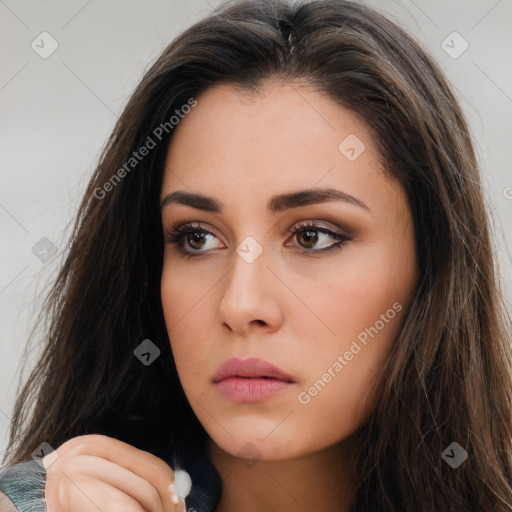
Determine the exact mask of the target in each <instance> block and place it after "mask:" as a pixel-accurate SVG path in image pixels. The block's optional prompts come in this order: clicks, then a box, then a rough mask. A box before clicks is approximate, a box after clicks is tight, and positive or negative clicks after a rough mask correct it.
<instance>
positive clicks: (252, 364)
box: [212, 357, 295, 403]
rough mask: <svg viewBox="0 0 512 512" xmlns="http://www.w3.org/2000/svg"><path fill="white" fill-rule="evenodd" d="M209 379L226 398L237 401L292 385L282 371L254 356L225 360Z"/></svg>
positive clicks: (264, 396)
mask: <svg viewBox="0 0 512 512" xmlns="http://www.w3.org/2000/svg"><path fill="white" fill-rule="evenodd" d="M212 382H213V383H214V384H215V385H216V387H217V389H218V390H219V391H220V392H221V393H222V394H223V395H224V396H225V397H226V398H228V399H229V400H231V401H233V402H238V403H250V402H260V401H262V400H265V399H267V398H270V397H272V396H274V395H276V394H278V393H282V392H284V391H287V389H288V388H290V387H291V386H293V385H294V384H295V381H294V380H293V378H292V377H291V376H290V375H289V374H288V373H286V372H285V371H284V370H281V369H280V368H278V367H277V366H275V365H273V364H272V363H269V362H268V361H265V360H264V359H259V358H256V357H250V358H247V359H241V358H238V357H233V358H231V359H228V360H227V361H225V362H224V364H222V366H221V367H220V368H219V370H218V371H217V373H216V374H215V375H214V377H213V378H212Z"/></svg>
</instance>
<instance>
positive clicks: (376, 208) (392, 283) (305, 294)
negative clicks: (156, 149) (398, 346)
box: [161, 83, 418, 512]
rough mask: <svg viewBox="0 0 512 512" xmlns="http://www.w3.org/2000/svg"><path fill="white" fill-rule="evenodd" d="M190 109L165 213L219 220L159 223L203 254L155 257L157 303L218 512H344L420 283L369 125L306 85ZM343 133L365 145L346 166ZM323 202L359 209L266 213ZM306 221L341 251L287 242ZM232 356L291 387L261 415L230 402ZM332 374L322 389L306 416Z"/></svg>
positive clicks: (309, 241)
mask: <svg viewBox="0 0 512 512" xmlns="http://www.w3.org/2000/svg"><path fill="white" fill-rule="evenodd" d="M197 100H198V104H197V106H196V107H195V108H194V109H193V110H192V111H191V112H190V113H189V114H188V115H187V116H186V117H185V118H184V119H183V120H181V121H180V124H179V125H178V126H177V128H175V130H176V132H175V134H174V136H173V139H172V140H171V144H170V146H169V151H168V156H167V161H166V169H165V175H164V181H163V185H162V191H161V199H163V198H164V197H165V196H166V195H167V194H169V193H171V192H174V191H176V190H182V191H185V192H194V193H202V194H204V195H208V196H212V197H214V198H216V199H217V200H218V201H220V202H221V203H222V204H223V205H224V210H223V212H222V213H212V212H206V211H202V210H199V209H196V208H192V207H190V206H186V205H181V204H175V203H172V204H169V205H167V206H165V207H164V208H163V209H162V222H163V227H164V231H165V230H167V229H168V228H169V227H170V226H171V224H174V225H177V226H182V225H184V224H186V223H190V222H193V223H194V224H196V223H199V224H200V227H201V228H202V229H204V230H206V231H208V232H210V233H211V235H207V236H206V237H205V238H204V239H201V238H197V236H196V237H192V236H189V237H184V239H183V240H182V245H183V246H184V248H185V249H188V250H189V251H190V252H194V251H195V252H194V254H197V253H200V255H199V256H193V257H191V258H187V257H186V256H184V255H183V254H182V253H180V251H179V245H180V244H179V243H174V244H171V243H166V245H165V250H164V251H165V254H164V265H163V272H162V280H161V297H162V304H163V309H164V314H165V321H166V325H167V329H168V333H169V338H170V342H171V348H172V352H173V355H174V358H175V361H176V366H177V369H178V373H179V376H180V380H181V382H182V385H183V388H184V390H185V393H186V395H187V398H188V400H189V402H190V404H191V406H192V408H193V410H194V412H195V414H196V415H197V417H198V419H199V420H200V422H201V423H202V425H203V426H204V428H205V430H206V431H207V432H208V434H209V436H210V438H211V443H210V454H211V459H212V462H213V463H214V465H215V467H216V468H217V469H218V471H219V473H220V474H221V477H222V480H223V491H222V497H221V500H220V503H219V504H218V506H217V508H216V512H234V511H235V510H237V511H243V512H256V511H262V510H266V511H269V512H272V511H278V510H279V511H282V510H287V511H291V512H293V511H299V510H300V511H304V510H308V511H309V510H320V509H321V508H320V507H322V509H324V510H336V511H343V510H347V509H348V506H349V503H350V500H351V499H352V495H353V491H354V488H355V485H356V483H357V475H356V474H355V473H354V470H353V467H352V458H351V457H352V456H351V453H352V451H351V449H352V448H353V444H352V443H351V436H352V434H354V432H355V431H356V430H357V428H359V427H360V426H361V425H363V424H364V423H365V421H366V419H367V417H368V414H370V413H371V411H372V409H373V408H374V406H375V403H376V400H377V399H378V394H377V392H376V391H375V392H371V391H372V389H373V386H374V385H375V383H376V380H375V378H376V376H377V375H378V374H379V372H380V371H381V369H382V367H383V365H384V363H385V361H386V359H387V358H388V355H389V352H390V350H391V348H392V346H393V343H394V341H395V339H396V336H397V334H398V332H399V330H400V327H401V325H402V322H403V316H404V314H405V312H406V310H407V306H408V304H409V302H410V300H411V297H412V293H413V292H414V289H415V286H416V284H417V279H418V268H417V259H416V253H415V243H414V232H413V226H412V218H411V215H410V211H409V207H408V204H407V200H406V197H405V195H404V193H403V191H402V190H401V188H400V187H399V186H398V185H397V184H396V183H394V182H392V181H390V180H389V179H388V178H386V177H385V176H384V175H383V173H382V168H381V166H380V163H379V159H378V155H377V153H376V151H375V149H374V146H373V143H372V140H371V137H370V134H369V131H368V129H367V127H366V125H365V124H364V122H363V121H362V120H361V119H359V117H358V116H356V115H355V114H353V113H351V112H350V111H348V110H347V109H345V108H343V107H341V106H340V105H338V104H336V103H334V102H333V101H332V100H331V99H330V98H328V97H327V96H325V95H323V94H321V93H318V92H315V91H314V90H313V89H311V88H309V87H307V86H306V85H305V84H303V83H286V84H284V83H283V84H276V83H273V84H267V85H265V86H264V87H263V88H262V89H260V91H259V93H258V95H249V94H248V93H241V92H238V91H237V90H236V89H234V88H233V87H232V86H230V85H226V84H223V85H216V86H213V87H212V88H210V89H208V90H207V91H205V92H204V93H203V94H202V95H200V96H199V97H198V98H197ZM351 134H352V135H356V136H357V138H358V139H359V140H361V141H363V143H364V145H365V150H364V151H363V152H362V153H361V154H360V155H359V156H358V157H357V158H356V159H355V160H353V161H350V160H349V159H348V158H347V157H346V156H345V154H344V153H342V151H340V149H339V148H338V146H339V144H340V143H341V142H342V141H344V139H345V138H346V137H347V136H349V135H351ZM343 147H344V146H343ZM327 187H328V188H333V189H337V190H341V191H343V192H345V193H348V194H350V195H352V196H355V197H356V198H357V199H359V200H360V201H363V202H364V203H365V204H366V205H367V207H368V209H369V210H367V209H365V208H362V207H359V206H356V205H354V204H348V203H346V202H342V201H339V200H336V201H329V202H323V203H320V204H314V205H308V206H300V207H298V208H293V209H290V210H287V211H282V212H278V213H275V214H271V213H269V212H268V211H267V208H266V204H267V201H268V200H269V199H270V197H271V196H273V195H274V194H279V193H285V192H292V191H296V190H299V189H308V190H311V189H313V188H327ZM303 221H312V222H314V223H316V224H320V226H321V227H325V228H327V229H329V230H331V231H332V232H334V233H342V234H345V235H346V236H348V238H350V240H349V241H347V242H346V243H345V244H344V245H342V246H341V249H335V250H334V251H331V252H321V251H320V250H321V248H324V247H328V246H329V245H332V244H334V243H336V242H337V240H336V239H335V238H332V237H331V236H330V235H328V234H324V233H322V232H320V231H313V233H311V234H310V235H309V237H308V236H307V235H308V234H307V233H304V232H303V233H302V234H301V233H300V232H299V233H298V234H295V235H293V234H291V233H290V232H289V231H288V230H289V229H291V228H293V227H294V226H297V225H299V224H300V223H302V222H303ZM306 231H311V229H310V228H309V229H306ZM248 236H251V237H252V238H253V239H254V240H256V241H257V242H258V244H259V245H260V246H261V248H262V253H261V254H260V255H259V256H258V257H257V258H256V259H255V260H254V261H253V262H252V263H248V262H247V261H246V260H245V259H244V258H242V257H241V256H240V255H239V254H238V253H237V251H236V248H237V246H239V245H240V244H241V243H242V241H244V239H245V238H246V237H248ZM315 236H318V239H317V240H316V245H315V239H314V237H315ZM393 304H395V309H393ZM390 309H391V310H392V312H393V313H394V314H393V318H392V319H390V318H389V317H390V316H391V313H390V314H389V316H386V319H387V321H385V320H382V318H383V317H382V316H381V315H386V312H387V311H389V310H390ZM379 320H380V322H379V323H378V324H377V325H378V326H380V325H381V324H383V327H382V328H380V329H379V328H377V331H378V332H377V334H374V335H373V337H372V336H367V338H368V339H367V343H366V345H363V344H362V343H359V342H358V345H359V346H360V350H359V351H357V354H355V355H354V356H353V358H352V359H351V360H350V361H347V360H345V362H346V363H347V364H346V365H343V367H342V369H341V371H340V370H338V371H336V370H333V365H334V363H335V362H336V361H339V359H338V356H340V355H341V356H342V357H343V355H344V354H345V353H346V352H347V351H348V350H349V349H350V347H351V345H352V344H353V342H354V341H357V339H358V338H357V336H358V335H360V336H361V333H362V332H363V331H365V329H367V328H370V327H373V326H375V325H376V322H377V321H379ZM372 332H374V331H372ZM352 346H353V345H352ZM356 350H357V349H354V351H356ZM232 356H238V357H247V356H254V357H260V358H263V359H266V360H268V361H270V362H271V363H273V364H275V365H276V366H278V367H280V368H281V369H283V370H284V371H286V372H287V373H289V374H290V375H292V377H293V378H294V381H295V383H294V384H293V385H292V386H291V387H290V388H289V389H288V390H287V391H285V392H283V393H281V394H278V395H274V396H272V397H271V398H267V399H265V400H263V401H260V402H257V403H249V404H240V403H235V402H232V401H230V400H228V399H227V398H225V397H224V396H223V395H221V394H220V392H219V391H218V389H217V387H216V385H214V384H213V383H212V381H211V379H212V376H213V375H214V373H215V372H216V371H217V370H218V368H219V366H220V365H221V364H222V363H223V362H224V361H225V360H226V359H229V358H230V357H232ZM329 368H331V379H330V381H328V382H327V377H325V380H324V384H325V385H324V386H323V387H320V391H317V393H316V395H314V396H313V395H311V394H309V395H308V396H309V397H310V400H309V402H308V403H304V396H305V393H307V392H308V389H310V388H311V386H313V385H314V383H315V382H317V381H318V380H319V379H322V378H323V377H322V376H323V375H324V374H325V373H326V372H328V371H329ZM338 368H339V367H338ZM333 375H334V376H333ZM375 389H378V387H376V388H375ZM300 393H302V395H300ZM299 396H302V397H303V402H302V403H301V402H300V400H299ZM248 443H251V444H248ZM247 452H249V453H250V455H249V456H248V455H247ZM244 454H245V455H244Z"/></svg>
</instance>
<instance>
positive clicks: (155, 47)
mask: <svg viewBox="0 0 512 512" xmlns="http://www.w3.org/2000/svg"><path fill="white" fill-rule="evenodd" d="M367 3H368V4H370V5H372V6H374V7H377V8H379V9H380V10H382V11H384V12H385V13H387V14H388V15H389V16H390V17H391V18H392V19H394V20H395V21H398V22H399V23H400V24H402V25H403V26H404V27H406V28H408V29H409V30H410V31H411V32H412V33H413V35H415V36H416V37H417V39H418V40H419V41H420V42H422V43H423V44H424V45H425V46H426V47H427V49H429V50H430V52H431V53H432V54H433V55H434V57H435V58H436V59H437V61H438V62H439V63H440V65H441V67H442V68H443V69H444V71H445V72H446V73H447V75H448V78H449V79H450V80H451V81H452V83H453V85H454V86H455V89H456V93H457V94H458V97H459V99H460V101H461V104H462V107H463V109H464V110H465V112H466V115H467V116H468V119H469V121H470V124H471V127H472V131H473V136H474V139H475V143H476V147H477V151H478V154H479V158H480V161H481V163H482V169H483V178H484V184H485V186H486V192H487V196H488V200H489V204H490V205H491V212H492V218H493V223H494V225H495V237H496V240H497V246H498V256H499V263H500V267H501V274H502V283H503V286H504V288H505V296H506V298H507V299H508V304H509V310H510V300H511V298H512V285H511V281H512V279H511V277H512V265H511V257H510V248H511V246H512V244H511V241H512V223H510V222H509V223H508V224H507V222H506V221H507V219H508V220H510V219H511V218H512V174H511V172H510V163H511V153H512V134H511V132H512V129H511V126H512V117H511V114H512V70H511V66H510V62H512V60H511V57H512V0H452V1H446V0H437V1H426V0H415V1H411V0H386V1H380V2H379V1H368V2H367ZM218 5H219V2H218V1H213V0H209V1H206V0H187V1H186V2H185V1H181V2H178V1H176V0H174V1H164V0H151V1H146V2H142V1H130V2H128V1H121V0H108V1H107V0H104V1H99V0H89V1H87V0H72V1H71V0H68V1H66V2H64V1H60V2H59V1H55V0H47V1H45V2H40V1H35V0H32V1H29V0H0V41H1V45H0V53H1V57H0V58H1V62H2V65H1V69H0V124H1V130H2V131H1V133H2V137H1V139H0V179H1V182H0V183H1V186H0V239H1V249H0V332H1V334H0V336H1V338H0V340H1V341H0V349H1V351H0V455H1V454H3V452H4V450H5V447H6V445H7V432H8V427H9V421H10V416H11V414H12V407H13V404H14V398H15V394H16V389H17V384H18V379H19V378H22V379H24V378H26V376H28V371H29V367H22V366H21V365H20V361H21V357H22V356H23V352H24V350H25V347H27V342H28V329H29V327H30V326H31V325H32V320H33V318H34V314H35V312H36V311H37V309H36V308H37V306H38V304H39V303H40V299H41V297H42V294H43V293H44V292H45V291H46V290H47V287H48V285H49V284H50V283H51V282H52V281H53V279H54V277H55V272H56V270H57V268H58V265H59V263H60V262H61V261H62V260H61V255H62V250H63V248H64V242H65V236H66V235H67V234H69V231H64V229H65V228H66V226H67V225H68V223H69V222H70V220H71V219H72V218H73V217H74V215H75V213H76V209H77V205H78V202H79V200H80V197H81V195H82V194H83V192H84V190H85V185H86V183H87V181H88V178H89V176H90V174H91V172H92V170H93V168H94V165H95V163H96V160H97V158H98V156H99V152H100V149H101V147H102V146H103V144H104V142H105V141H106V138H107V136H108V134H109V133H110V131H111V130H112V128H113V126H114V123H115V121H116V118H117V116H118V115H119V113H120V112H121V109H122V107H123V106H124V104H125V103H126V100H127V98H128V96H129V95H130V94H131V92H132V91H133V89H134V87H135V86H136V85H137V83H138V81H139V80H140V78H141V77H142V74H143V72H144V70H145V69H147V67H148V66H149V64H150V63H152V62H153V61H154V59H156V57H157V56H158V55H159V53H160V52H161V51H162V50H163V49H164V48H165V46H167V44H168V43H169V42H170V41H171V40H172V39H173V38H174V37H175V36H176V35H178V34H179V33H180V32H181V31H182V30H184V29H185V28H187V27H188V26H190V25H191V24H192V23H194V22H195V21H197V20H198V19H200V18H201V17H203V16H204V15H206V14H207V13H209V12H211V11H213V10H214V8H215V7H216V6H218ZM44 31H46V32H48V33H49V34H51V36H52V37H53V38H54V39H55V40H56V41H57V43H58V48H57V50H56V51H55V52H54V53H53V54H52V55H50V56H49V57H48V58H46V59H43V58H41V57H40V56H39V55H38V54H37V53H36V52H35V51H34V50H33V49H32V47H31V44H32V42H33V41H34V40H35V41H36V43H38V41H39V43H38V44H39V45H41V44H42V43H40V39H41V38H40V37H39V36H40V34H41V33H42V32H44ZM453 31H457V32H458V33H459V34H460V35H461V36H462V38H464V40H465V41H467V43H468V45H469V46H468V48H467V50H466V51H465V52H464V53H462V54H461V55H460V56H459V57H458V58H453V57H452V56H450V55H449V54H448V53H447V52H446V51H445V49H444V48H446V45H447V44H448V45H450V46H453V48H452V50H450V51H451V52H452V53H453V52H456V51H458V50H460V49H461V48H462V46H461V44H463V41H462V40H461V39H460V38H458V36H456V37H455V39H454V38H453V36H451V38H448V39H447V40H446V38H447V36H449V35H450V34H451V33H452V32H453ZM445 40H446V41H447V42H445V43H444V47H443V41H445ZM452 40H453V43H452ZM46 48H48V40H47V42H46ZM43 237H47V238H49V239H50V240H51V241H52V242H53V243H54V244H55V245H56V247H57V249H58V252H57V254H56V256H55V257H53V258H52V259H51V260H50V261H48V262H47V263H43V262H42V261H40V259H38V258H37V257H36V256H35V255H34V254H33V252H32V248H33V246H34V245H35V244H36V243H37V242H38V241H39V240H40V239H41V238H43ZM432 242H433V243H435V241H432ZM38 351H39V345H38V340H37V339H36V340H32V342H31V346H30V348H29V350H28V351H27V354H28V356H29V362H30V364H33V362H34V361H35V358H36V356H37V355H38Z"/></svg>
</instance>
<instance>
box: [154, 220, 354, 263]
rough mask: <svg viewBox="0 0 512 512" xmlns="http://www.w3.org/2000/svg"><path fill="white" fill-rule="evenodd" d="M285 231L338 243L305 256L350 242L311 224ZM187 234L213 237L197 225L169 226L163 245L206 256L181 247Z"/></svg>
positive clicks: (302, 224)
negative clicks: (316, 233)
mask: <svg viewBox="0 0 512 512" xmlns="http://www.w3.org/2000/svg"><path fill="white" fill-rule="evenodd" d="M287 231H288V233H291V234H292V235H296V234H297V233H303V232H306V231H319V232H321V233H325V234H327V235H329V236H332V237H333V238H335V239H337V240H338V242H336V243H333V244H332V245H330V246H329V247H324V248H323V249H316V250H315V249H302V251H301V252H302V254H306V255H311V254H312V253H330V252H331V251H334V250H338V249H341V248H342V246H343V245H344V244H345V243H346V242H349V241H350V240H351V239H350V238H348V237H347V236H344V235H342V234H340V233H335V232H334V231H331V230H329V229H327V228H324V227H322V226H319V225H317V224H314V223H311V222H305V223H301V224H299V225H297V226H294V227H293V228H291V229H289V230H287ZM189 233H205V234H208V235H212V236H215V235H214V234H213V233H210V232H209V231H207V230H206V229H203V228H201V226H199V225H193V224H184V225H182V226H179V227H178V226H176V225H171V226H170V227H169V228H168V229H166V230H165V233H164V239H165V243H166V244H170V245H176V246H177V248H178V250H179V252H180V253H181V254H182V255H184V256H186V257H192V258H193V257H198V256H202V255H204V254H207V253H208V251H190V250H188V249H185V248H184V247H183V240H184V238H185V236H187V235H188V234H189ZM215 238H217V237H215Z"/></svg>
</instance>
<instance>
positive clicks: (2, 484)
mask: <svg viewBox="0 0 512 512" xmlns="http://www.w3.org/2000/svg"><path fill="white" fill-rule="evenodd" d="M45 483H46V469H45V468H44V466H43V465H42V464H41V463H40V462H38V461H37V460H35V459H31V460H29V461H27V462H20V463H19V464H15V465H14V466H5V467H3V468H0V491H1V492H3V493H4V494H5V495H6V496H7V497H8V498H9V499H10V500H11V501H12V503H13V504H14V506H15V507H16V509H17V510H18V512H46V502H45V500H44V487H45ZM4 501H5V500H4ZM0 506H2V507H3V506H4V505H3V504H2V500H1V499H0ZM3 510H12V507H11V508H10V509H8V508H4V509H3ZM3 510H2V509H0V512H3Z"/></svg>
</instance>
